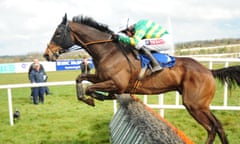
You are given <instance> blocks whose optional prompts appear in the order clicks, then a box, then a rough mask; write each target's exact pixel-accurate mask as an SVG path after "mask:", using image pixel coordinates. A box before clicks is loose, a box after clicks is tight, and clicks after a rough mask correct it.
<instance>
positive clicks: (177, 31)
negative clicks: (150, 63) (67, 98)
mask: <svg viewBox="0 0 240 144" xmlns="http://www.w3.org/2000/svg"><path fill="white" fill-rule="evenodd" d="M65 13H67V15H68V19H69V20H71V19H72V17H73V16H75V15H85V16H90V17H92V18H93V19H95V20H96V21H98V22H100V23H103V24H107V25H108V26H109V28H110V29H112V30H115V29H117V28H118V27H119V25H120V24H121V23H122V22H121V21H122V20H123V19H125V18H127V17H129V18H130V19H134V20H138V19H143V18H146V19H151V20H153V21H156V22H158V23H159V24H161V25H162V26H164V27H166V28H168V29H169V30H170V31H172V35H173V40H174V43H178V42H186V41H193V40H213V39H220V38H240V1H238V0H183V1H181V0H164V1H163V0H117V1H116V0H0V19H1V20H0V56H2V55H20V54H28V53H32V52H42V53H43V52H44V50H45V48H46V45H47V43H49V41H50V39H51V37H52V35H53V32H54V31H55V28H56V27H57V25H58V24H59V23H60V22H61V20H62V17H63V16H64V14H65ZM169 19H170V21H171V22H170V24H171V27H170V28H169V26H170V24H169Z"/></svg>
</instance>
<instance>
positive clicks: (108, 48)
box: [74, 28, 117, 60]
mask: <svg viewBox="0 0 240 144" xmlns="http://www.w3.org/2000/svg"><path fill="white" fill-rule="evenodd" d="M74 31H76V32H75V37H76V41H77V45H80V46H81V45H82V42H83V43H84V44H88V45H87V46H85V48H84V49H85V50H86V51H87V52H88V53H89V54H90V55H91V56H92V58H93V59H96V60H100V59H102V58H104V57H109V56H110V55H111V53H112V52H113V51H116V50H117V48H116V46H114V45H113V43H111V42H103V41H107V40H109V39H110V38H111V35H110V34H107V33H104V32H100V31H98V30H95V29H89V28H86V29H85V30H84V31H80V32H79V31H78V30H77V29H75V30H74ZM82 35H84V37H83V36H82ZM89 43H94V44H89Z"/></svg>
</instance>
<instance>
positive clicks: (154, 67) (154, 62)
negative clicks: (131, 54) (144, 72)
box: [141, 47, 162, 72]
mask: <svg viewBox="0 0 240 144" xmlns="http://www.w3.org/2000/svg"><path fill="white" fill-rule="evenodd" d="M141 49H142V50H143V52H144V53H145V54H146V55H147V56H148V57H149V58H150V59H151V61H152V72H156V71H159V70H161V69H162V67H161V66H160V65H159V63H158V62H157V60H156V59H155V58H154V56H153V55H152V53H151V52H150V51H149V50H148V49H146V48H145V47H142V48H141Z"/></svg>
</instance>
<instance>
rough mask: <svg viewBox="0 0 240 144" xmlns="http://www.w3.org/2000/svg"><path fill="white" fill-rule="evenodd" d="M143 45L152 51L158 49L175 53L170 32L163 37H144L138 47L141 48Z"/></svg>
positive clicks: (161, 51) (162, 51) (171, 53)
mask: <svg viewBox="0 0 240 144" xmlns="http://www.w3.org/2000/svg"><path fill="white" fill-rule="evenodd" d="M142 47H145V48H147V49H149V50H150V51H157V52H160V53H166V54H170V55H173V51H174V47H173V42H172V38H171V36H170V35H169V34H165V35H163V36H162V37H161V38H151V39H143V40H141V41H140V42H139V43H138V44H137V46H136V48H137V49H141V48H142Z"/></svg>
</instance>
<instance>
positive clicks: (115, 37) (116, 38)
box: [111, 34, 119, 42]
mask: <svg viewBox="0 0 240 144" xmlns="http://www.w3.org/2000/svg"><path fill="white" fill-rule="evenodd" d="M111 39H112V40H113V41H114V42H118V41H119V35H118V34H113V35H112V38H111Z"/></svg>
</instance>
